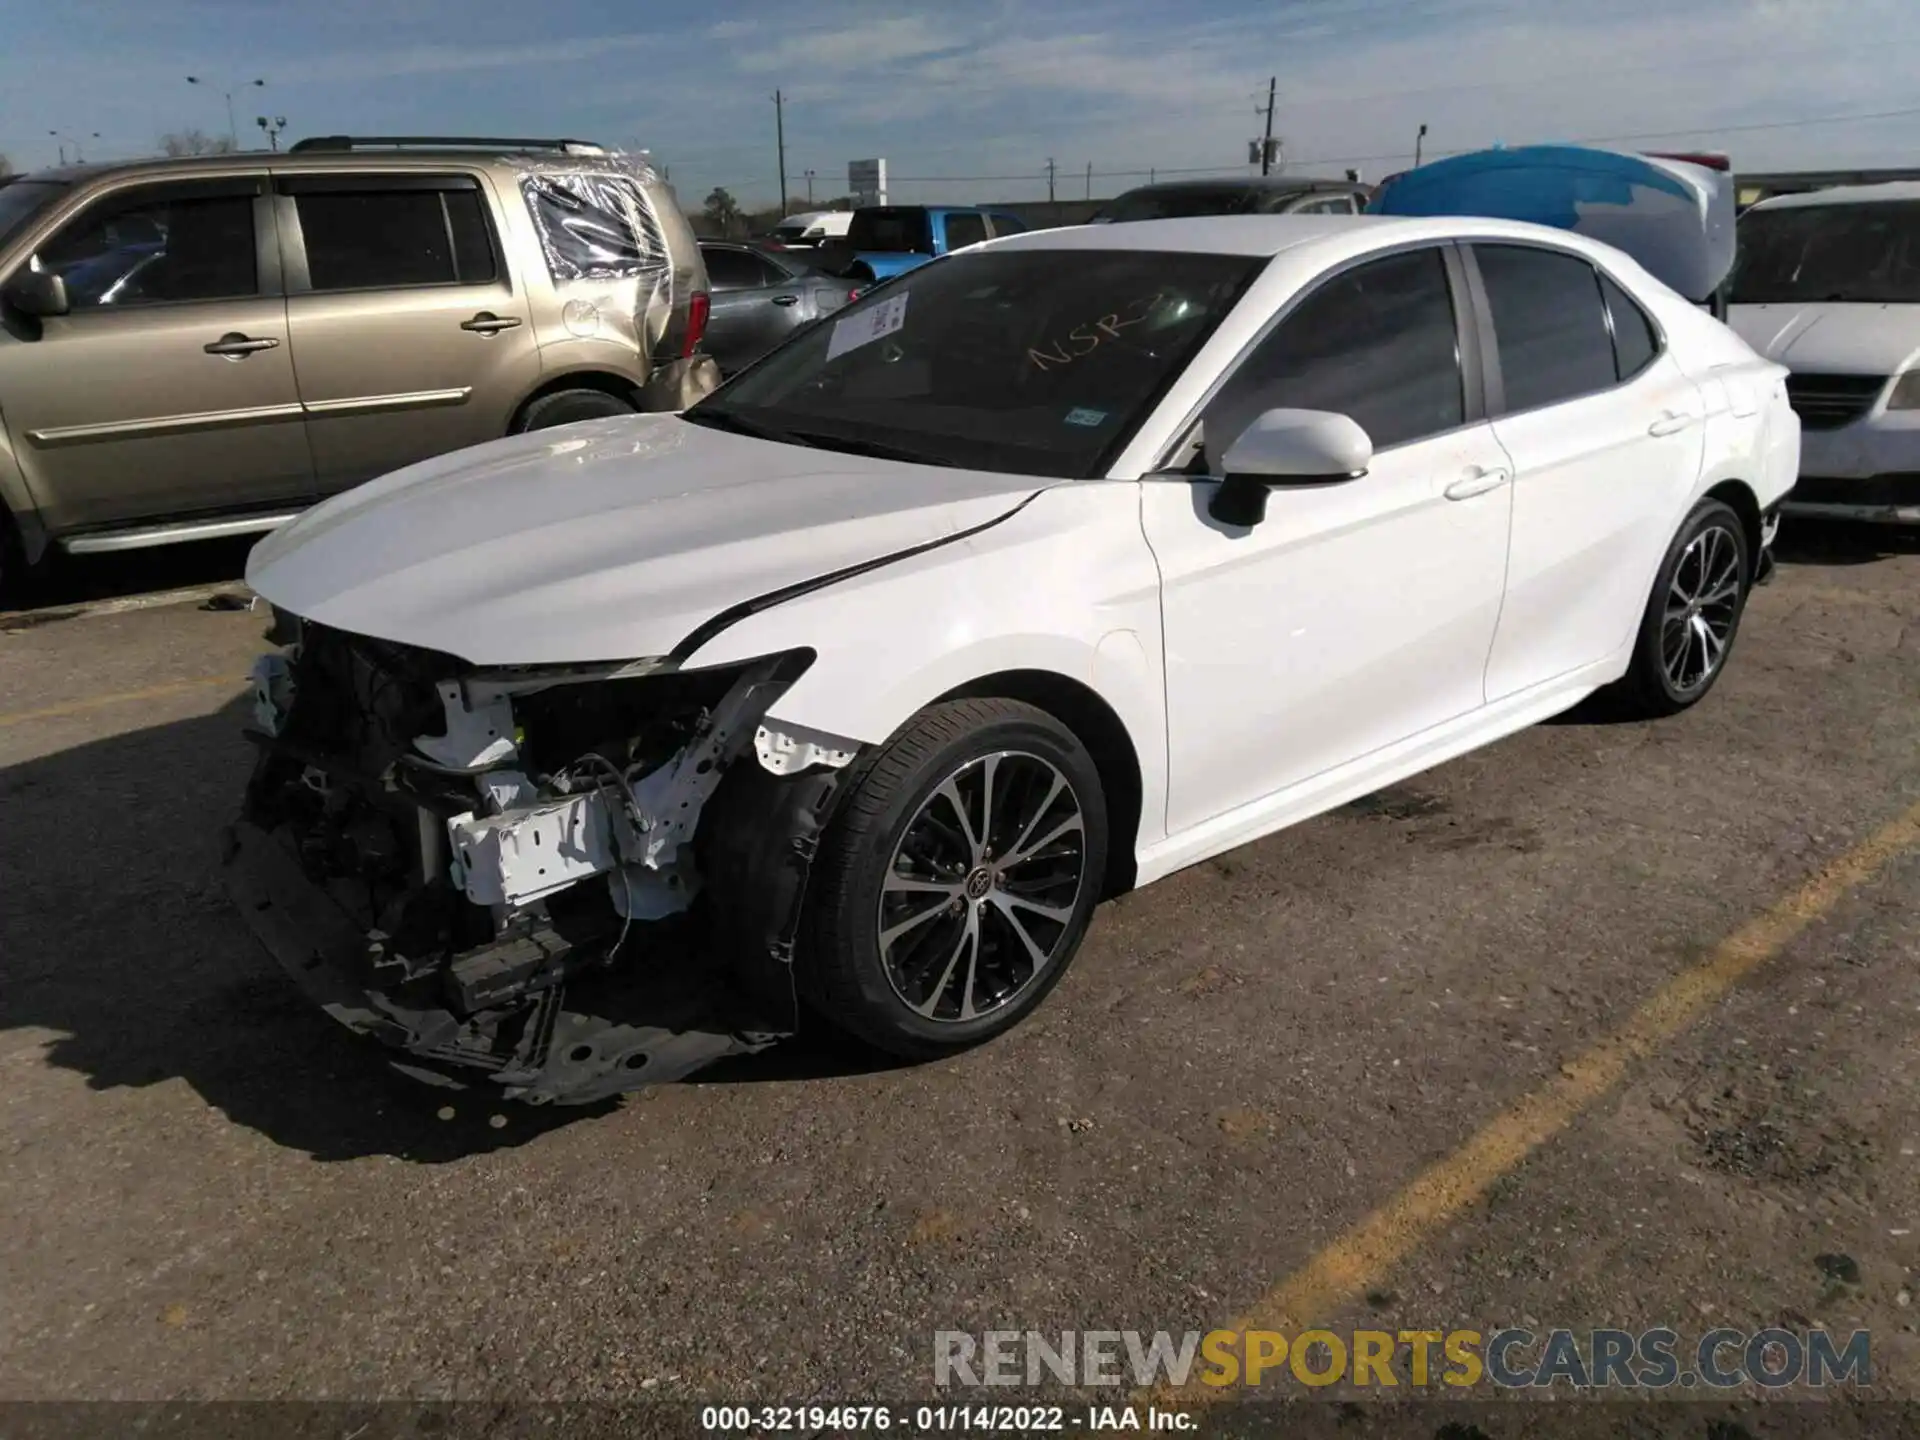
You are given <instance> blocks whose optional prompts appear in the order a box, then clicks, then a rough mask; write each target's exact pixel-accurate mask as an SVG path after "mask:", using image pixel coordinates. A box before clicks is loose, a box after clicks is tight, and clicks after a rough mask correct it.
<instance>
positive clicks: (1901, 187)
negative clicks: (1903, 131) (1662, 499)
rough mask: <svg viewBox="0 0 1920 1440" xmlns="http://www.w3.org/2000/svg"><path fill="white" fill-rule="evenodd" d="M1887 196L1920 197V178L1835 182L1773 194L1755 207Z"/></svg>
mask: <svg viewBox="0 0 1920 1440" xmlns="http://www.w3.org/2000/svg"><path fill="white" fill-rule="evenodd" d="M1889 200H1920V180H1889V181H1887V182H1886V183H1884V184H1880V185H1836V186H1834V187H1833V188H1832V189H1830V190H1808V191H1806V192H1804V193H1803V194H1799V195H1775V196H1772V197H1771V198H1769V199H1766V200H1762V201H1760V203H1759V204H1757V205H1754V206H1751V207H1750V208H1751V209H1754V210H1800V209H1805V208H1807V207H1809V206H1813V205H1873V204H1878V203H1883V202H1886V201H1889Z"/></svg>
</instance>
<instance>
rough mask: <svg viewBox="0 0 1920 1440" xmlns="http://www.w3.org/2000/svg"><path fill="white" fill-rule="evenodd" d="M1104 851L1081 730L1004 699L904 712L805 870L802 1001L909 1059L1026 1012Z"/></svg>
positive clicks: (1060, 955) (1069, 935)
mask: <svg viewBox="0 0 1920 1440" xmlns="http://www.w3.org/2000/svg"><path fill="white" fill-rule="evenodd" d="M1106 863H1107V810H1106V798H1105V796H1104V794H1103V793H1102V791H1101V787H1100V774H1099V771H1098V770H1097V769H1096V767H1095V766H1094V763H1093V759H1092V757H1091V756H1090V755H1088V753H1087V750H1086V747H1085V746H1084V745H1082V744H1081V743H1080V740H1079V739H1078V738H1077V737H1076V736H1075V735H1074V733H1073V732H1072V731H1071V730H1069V729H1067V727H1066V726H1064V725H1062V724H1061V723H1060V722H1059V721H1058V720H1056V719H1054V717H1053V716H1051V715H1049V714H1047V713H1046V712H1045V711H1043V710H1039V709H1036V708H1035V707H1033V706H1031V705H1026V704H1022V703H1019V702H1017V701H1013V700H1000V699H988V700H954V701H948V702H945V703H942V704H939V705H934V706H930V707H929V708H927V709H925V710H923V711H921V712H920V713H919V714H918V715H916V716H915V717H914V718H913V719H912V720H911V721H909V722H908V723H907V725H906V726H905V727H904V728H903V729H902V730H901V731H900V732H899V733H898V734H897V735H895V737H894V738H893V739H892V740H891V741H889V742H888V743H887V745H886V746H885V747H884V748H883V749H881V750H880V751H879V752H878V753H877V754H876V755H875V756H874V757H873V758H872V759H871V760H870V761H868V762H866V763H865V764H863V766H862V768H861V769H860V771H859V772H858V773H856V774H855V775H853V776H851V777H849V788H848V792H847V793H846V795H845V798H844V800H843V802H842V804H841V806H840V809H839V812H838V814H837V815H836V816H835V818H834V820H833V822H832V824H831V825H830V826H829V828H828V830H827V833H826V835H825V836H824V837H823V840H822V843H821V847H820V853H819V856H818V858H817V860H816V862H815V866H814V873H813V880H812V882H811V884H810V886H809V893H808V897H807V909H808V912H809V917H810V918H809V922H808V926H807V932H806V946H805V953H804V954H803V956H802V966H801V973H802V975H803V976H804V977H805V979H806V984H807V991H808V999H809V1000H810V1002H811V1003H812V1005H813V1008H814V1009H816V1010H818V1011H819V1012H821V1013H822V1014H823V1015H825V1016H826V1017H827V1018H829V1019H830V1020H832V1021H833V1022H834V1023H835V1024H837V1025H839V1026H841V1027H842V1028H844V1029H845V1030H847V1031H849V1032H851V1033H852V1034H854V1035H856V1036H858V1037H859V1038H861V1039H863V1040H865V1041H867V1042H868V1043H869V1044H871V1045H873V1046H875V1047H877V1048H879V1049H881V1050H884V1051H886V1052H888V1053H889V1054H893V1055H898V1056H901V1057H904V1058H906V1059H911V1060H924V1059H931V1058H934V1057H936V1056H940V1055H944V1054H949V1053H952V1052H954V1051H958V1050H963V1049H966V1048H968V1047H970V1046H973V1045H978V1044H980V1043H981V1042H983V1041H986V1040H989V1039H992V1038H993V1037H994V1036H996V1035H1000V1034H1003V1033H1005V1032H1006V1031H1008V1030H1010V1029H1012V1028H1013V1027H1014V1026H1015V1025H1017V1024H1019V1023H1020V1021H1021V1020H1023V1019H1024V1018H1026V1016H1028V1015H1029V1014H1031V1013H1032V1012H1033V1011H1034V1010H1035V1009H1036V1008H1037V1007H1038V1006H1039V1005H1040V1003H1041V1001H1043V1000H1044V999H1045V998H1046V996H1047V994H1048V992H1050V991H1051V990H1052V989H1053V987H1054V986H1055V985H1057V984H1058V983H1059V982H1060V979H1061V977H1062V976H1063V975H1064V974H1065V973H1066V969H1067V966H1068V965H1069V964H1070V963H1072V960H1073V957H1074V954H1075V952H1076V951H1077V950H1078V949H1079V946H1080V942H1081V939H1082V938H1083V936H1084V935H1085V933H1086V928H1087V922H1088V920H1089V919H1090V918H1091V917H1092V914H1093V908H1094V906H1095V904H1097V903H1098V901H1099V898H1100V891H1101V887H1102V882H1103V879H1104V877H1105V874H1106Z"/></svg>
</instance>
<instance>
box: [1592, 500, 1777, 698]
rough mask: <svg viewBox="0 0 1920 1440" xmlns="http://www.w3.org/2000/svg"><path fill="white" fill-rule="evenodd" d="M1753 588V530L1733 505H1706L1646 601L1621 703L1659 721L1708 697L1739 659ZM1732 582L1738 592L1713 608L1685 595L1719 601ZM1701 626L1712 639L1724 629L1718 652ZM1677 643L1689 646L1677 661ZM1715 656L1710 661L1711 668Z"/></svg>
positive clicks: (1619, 691)
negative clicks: (1736, 643) (1729, 664)
mask: <svg viewBox="0 0 1920 1440" xmlns="http://www.w3.org/2000/svg"><path fill="white" fill-rule="evenodd" d="M1729 560H1730V561H1731V567H1730V569H1729V568H1728V561H1729ZM1752 584H1753V556H1752V553H1751V551H1750V550H1749V548H1748V545H1747V532H1746V527H1745V526H1744V525H1742V524H1741V523H1740V517H1739V516H1738V515H1736V514H1735V513H1734V511H1733V509H1732V507H1731V506H1728V505H1725V504H1723V503H1721V502H1720V501H1718V500H1711V499H1709V500H1702V501H1701V502H1700V503H1699V504H1698V505H1696V506H1694V508H1693V513H1692V514H1690V515H1688V516H1687V520H1686V523H1685V524H1684V525H1682V526H1681V527H1680V530H1679V533H1678V534H1676V535H1675V536H1674V537H1673V544H1672V545H1670V546H1668V547H1667V554H1666V558H1665V559H1663V560H1662V561H1661V562H1660V572H1659V574H1658V575H1657V576H1656V577H1655V579H1654V582H1653V593H1652V594H1651V595H1649V596H1648V597H1647V608H1646V611H1645V613H1644V614H1642V616H1641V618H1640V635H1639V638H1638V640H1637V641H1636V642H1635V644H1634V648H1633V661H1632V663H1631V664H1630V665H1629V666H1628V668H1627V673H1626V675H1625V677H1624V678H1623V679H1622V680H1621V681H1620V683H1619V684H1618V686H1616V687H1615V695H1616V696H1617V698H1618V700H1619V702H1620V704H1621V705H1622V706H1623V707H1624V708H1625V709H1626V710H1627V711H1628V712H1629V713H1630V714H1632V715H1636V716H1639V717H1642V718H1645V719H1657V718H1659V717H1661V716H1665V715H1677V714H1679V713H1680V712H1681V711H1682V710H1685V709H1688V708H1689V707H1691V706H1693V705H1697V704H1698V703H1699V702H1700V701H1701V700H1702V699H1704V698H1705V697H1706V694H1707V692H1708V691H1710V690H1711V689H1713V687H1714V684H1715V683H1716V682H1717V681H1718V680H1719V679H1720V676H1721V675H1722V674H1723V673H1724V672H1725V670H1726V668H1727V661H1728V660H1729V659H1730V658H1731V657H1732V655H1733V644H1734V641H1735V640H1736V639H1737V638H1738V637H1739V634H1740V617H1741V616H1742V615H1743V614H1744V613H1745V612H1746V608H1747V596H1748V594H1749V593H1750V592H1751V589H1752ZM1729 585H1730V586H1731V587H1732V589H1731V594H1730V595H1729V596H1728V597H1727V598H1726V599H1725V600H1724V601H1720V600H1716V601H1715V602H1714V603H1713V604H1711V605H1699V604H1697V603H1695V600H1689V599H1687V598H1686V597H1687V596H1693V597H1695V598H1696V599H1697V598H1698V597H1700V596H1717V595H1719V594H1721V593H1722V592H1723V591H1724V590H1726V588H1727V587H1728V586H1729ZM1689 607H1691V608H1689ZM1695 617H1698V625H1696V623H1695ZM1676 621H1677V628H1676ZM1699 625H1704V626H1705V627H1706V630H1707V631H1708V632H1709V634H1711V633H1713V632H1719V631H1722V630H1723V631H1724V634H1723V637H1722V638H1721V640H1720V644H1719V649H1718V650H1717V651H1713V650H1712V649H1711V647H1710V645H1709V643H1708V636H1703V635H1702V634H1701V633H1700V631H1699ZM1676 638H1678V639H1679V640H1680V642H1681V643H1682V644H1683V645H1684V646H1685V649H1684V651H1683V652H1681V654H1680V660H1679V662H1678V664H1676V661H1675V655H1676V649H1677V647H1676V645H1675V644H1674V641H1675V639H1676ZM1709 656H1710V657H1711V658H1710V663H1706V662H1707V660H1708V657H1709ZM1702 664H1704V669H1702V668H1701V666H1702Z"/></svg>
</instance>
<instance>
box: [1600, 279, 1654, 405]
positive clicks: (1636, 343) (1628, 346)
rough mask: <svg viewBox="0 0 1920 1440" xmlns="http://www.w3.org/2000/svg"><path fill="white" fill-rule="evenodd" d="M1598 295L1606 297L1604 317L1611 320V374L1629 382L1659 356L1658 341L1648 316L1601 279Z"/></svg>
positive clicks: (1620, 292)
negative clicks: (1609, 316) (1605, 314)
mask: <svg viewBox="0 0 1920 1440" xmlns="http://www.w3.org/2000/svg"><path fill="white" fill-rule="evenodd" d="M1600 293H1601V294H1602V295H1604V296H1605V297H1606V300H1607V313H1608V314H1609V315H1611V316H1613V370H1614V374H1615V375H1617V376H1618V377H1619V378H1620V379H1622V380H1631V379H1632V378H1633V377H1634V376H1636V375H1638V374H1639V373H1640V372H1641V371H1642V370H1644V369H1646V368H1647V366H1649V365H1651V364H1652V363H1653V357H1654V356H1655V355H1658V354H1659V353H1660V337H1659V335H1658V334H1656V333H1655V331H1654V328H1653V321H1651V320H1649V319H1648V318H1647V312H1646V311H1644V310H1642V309H1641V308H1640V307H1639V306H1638V305H1636V304H1635V303H1634V301H1633V297H1632V296H1630V295H1629V294H1627V292H1626V291H1624V290H1622V289H1621V288H1620V287H1619V286H1618V285H1616V284H1614V283H1613V281H1611V280H1609V279H1608V278H1607V277H1606V276H1604V275H1602V276H1601V277H1600Z"/></svg>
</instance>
